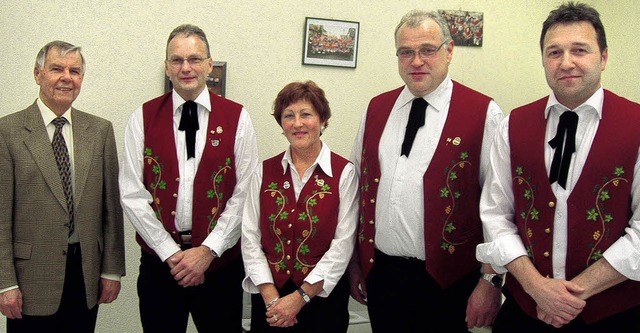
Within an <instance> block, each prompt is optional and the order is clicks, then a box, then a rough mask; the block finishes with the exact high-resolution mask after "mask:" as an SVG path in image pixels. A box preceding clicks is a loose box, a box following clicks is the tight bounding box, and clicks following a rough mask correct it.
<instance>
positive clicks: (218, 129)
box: [216, 126, 222, 134]
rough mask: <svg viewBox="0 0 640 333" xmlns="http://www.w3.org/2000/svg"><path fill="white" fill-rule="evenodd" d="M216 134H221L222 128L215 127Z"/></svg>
mask: <svg viewBox="0 0 640 333" xmlns="http://www.w3.org/2000/svg"><path fill="white" fill-rule="evenodd" d="M216 133H218V134H222V126H218V127H216Z"/></svg>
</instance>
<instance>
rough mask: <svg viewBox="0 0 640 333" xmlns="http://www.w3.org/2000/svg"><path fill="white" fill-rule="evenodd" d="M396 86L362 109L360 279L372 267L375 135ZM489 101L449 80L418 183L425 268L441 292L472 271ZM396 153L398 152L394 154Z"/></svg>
mask: <svg viewBox="0 0 640 333" xmlns="http://www.w3.org/2000/svg"><path fill="white" fill-rule="evenodd" d="M401 91H402V87H401V88H398V89H395V90H393V91H390V92H387V93H384V94H381V95H379V96H376V97H374V98H373V99H372V100H371V103H370V104H369V108H368V110H367V119H366V129H365V132H364V136H363V148H362V159H361V166H360V186H361V196H362V197H361V205H360V227H359V231H358V245H359V247H358V250H359V255H360V263H361V266H362V269H363V272H364V274H365V276H366V275H367V274H368V273H369V271H370V270H371V267H373V264H374V240H375V202H376V196H377V191H378V185H379V182H380V177H381V174H380V172H381V171H380V162H379V159H378V156H379V154H378V149H379V145H380V137H381V136H382V132H383V130H384V127H385V125H386V123H387V119H388V118H389V115H390V113H391V109H392V108H393V105H394V104H395V101H396V99H397V98H398V96H399V95H400V92H401ZM490 101H491V98H490V97H487V96H485V95H483V94H481V93H479V92H477V91H474V90H472V89H470V88H467V87H465V86H463V85H461V84H459V83H457V82H455V81H454V82H453V93H452V96H451V104H450V106H449V114H448V116H447V120H446V123H445V126H444V129H443V131H442V135H441V137H440V140H439V143H438V146H437V148H436V151H435V154H434V156H433V159H432V160H431V163H430V164H429V167H428V168H427V170H426V172H425V174H424V178H423V183H424V186H423V188H424V198H425V203H424V210H425V217H424V221H423V223H424V240H425V253H426V262H425V266H426V270H427V271H428V272H429V274H430V275H431V276H432V277H433V278H434V279H435V280H436V281H437V282H438V284H439V285H440V286H441V287H442V288H446V287H447V286H449V285H451V284H452V283H453V282H455V281H457V280H458V279H459V278H461V277H462V276H464V275H466V274H468V273H470V272H472V271H474V270H476V271H478V272H479V271H480V263H479V262H478V261H477V260H476V259H475V248H476V245H478V244H479V243H481V242H482V240H483V237H482V224H481V222H480V215H479V209H478V204H479V201H480V192H481V186H480V182H479V170H480V153H481V147H482V138H483V134H484V125H485V121H486V115H487V108H488V106H489V102H490ZM398 154H400V152H398Z"/></svg>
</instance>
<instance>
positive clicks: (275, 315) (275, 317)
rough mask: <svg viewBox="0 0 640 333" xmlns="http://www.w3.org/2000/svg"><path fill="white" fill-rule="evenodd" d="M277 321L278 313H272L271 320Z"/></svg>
mask: <svg viewBox="0 0 640 333" xmlns="http://www.w3.org/2000/svg"><path fill="white" fill-rule="evenodd" d="M277 321H278V315H277V314H275V313H274V314H273V322H274V323H275V322H277Z"/></svg>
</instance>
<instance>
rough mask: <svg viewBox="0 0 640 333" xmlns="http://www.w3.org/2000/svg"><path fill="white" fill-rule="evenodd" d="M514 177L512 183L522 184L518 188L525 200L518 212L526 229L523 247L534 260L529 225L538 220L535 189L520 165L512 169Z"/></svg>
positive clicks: (538, 212)
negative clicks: (522, 207)
mask: <svg viewBox="0 0 640 333" xmlns="http://www.w3.org/2000/svg"><path fill="white" fill-rule="evenodd" d="M513 172H514V174H515V177H514V178H513V180H514V183H515V184H517V185H518V186H523V187H524V188H522V189H520V191H521V192H519V193H520V194H521V195H522V197H523V198H524V199H525V201H526V205H525V207H524V209H523V210H522V211H520V212H519V213H518V216H519V218H520V220H521V221H520V223H522V224H523V227H524V230H526V235H527V238H526V239H524V242H525V248H526V250H527V253H528V255H529V257H530V258H531V260H532V261H533V260H535V258H534V255H533V244H532V242H531V239H532V238H533V229H532V228H531V227H529V222H530V221H538V220H540V210H538V209H537V208H536V207H535V206H534V204H535V191H534V188H533V186H532V185H531V176H525V170H524V167H522V166H516V167H515V168H514V170H513ZM516 190H517V188H515V187H514V195H517V193H518V192H516Z"/></svg>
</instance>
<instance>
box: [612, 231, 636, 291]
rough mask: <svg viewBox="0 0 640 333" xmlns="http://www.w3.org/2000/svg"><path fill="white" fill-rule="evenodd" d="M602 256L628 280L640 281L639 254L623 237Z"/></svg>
mask: <svg viewBox="0 0 640 333" xmlns="http://www.w3.org/2000/svg"><path fill="white" fill-rule="evenodd" d="M603 256H604V258H605V259H607V261H608V262H609V264H610V265H611V266H612V267H613V268H614V269H615V270H616V271H618V272H619V273H620V274H622V275H624V276H625V277H627V278H628V279H630V280H634V281H640V253H638V250H637V249H636V248H635V247H634V246H633V244H632V243H631V242H629V240H627V239H626V238H625V237H622V238H620V239H618V240H617V241H616V242H615V243H613V244H612V245H611V246H610V247H609V248H608V249H607V250H606V251H604V254H603Z"/></svg>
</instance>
